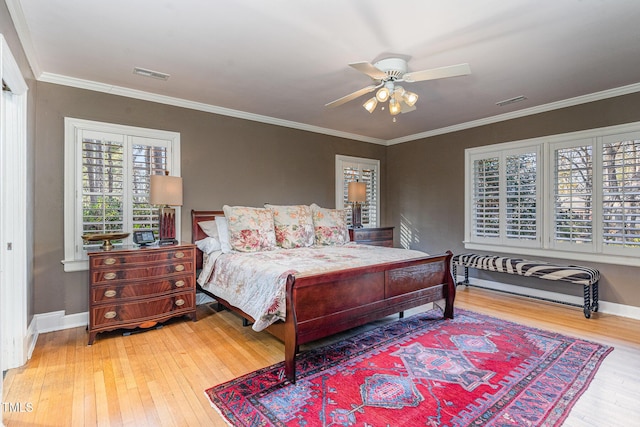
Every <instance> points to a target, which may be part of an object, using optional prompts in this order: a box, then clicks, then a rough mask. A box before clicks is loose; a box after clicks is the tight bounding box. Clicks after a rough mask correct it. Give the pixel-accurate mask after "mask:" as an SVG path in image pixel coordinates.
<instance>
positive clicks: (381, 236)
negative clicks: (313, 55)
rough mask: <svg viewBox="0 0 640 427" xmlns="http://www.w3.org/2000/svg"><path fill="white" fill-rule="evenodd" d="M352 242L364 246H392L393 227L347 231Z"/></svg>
mask: <svg viewBox="0 0 640 427" xmlns="http://www.w3.org/2000/svg"><path fill="white" fill-rule="evenodd" d="M349 237H350V238H351V240H352V241H354V242H358V243H362V244H364V245H374V246H388V247H391V246H393V227H380V228H355V229H353V228H352V229H349Z"/></svg>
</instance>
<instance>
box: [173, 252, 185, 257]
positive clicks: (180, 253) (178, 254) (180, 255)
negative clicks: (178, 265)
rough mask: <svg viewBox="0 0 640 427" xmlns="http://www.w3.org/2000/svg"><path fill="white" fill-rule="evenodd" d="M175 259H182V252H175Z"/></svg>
mask: <svg viewBox="0 0 640 427" xmlns="http://www.w3.org/2000/svg"><path fill="white" fill-rule="evenodd" d="M174 256H175V257H176V258H184V252H176V254H175V255H174Z"/></svg>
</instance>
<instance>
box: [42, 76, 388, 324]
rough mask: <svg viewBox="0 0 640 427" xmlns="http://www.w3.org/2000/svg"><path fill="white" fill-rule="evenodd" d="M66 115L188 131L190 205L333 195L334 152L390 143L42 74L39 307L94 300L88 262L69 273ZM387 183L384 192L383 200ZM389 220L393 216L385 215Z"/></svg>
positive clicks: (186, 218)
mask: <svg viewBox="0 0 640 427" xmlns="http://www.w3.org/2000/svg"><path fill="white" fill-rule="evenodd" d="M64 117H74V118H80V119H87V120H95V121H103V122H109V123H117V124H123V125H130V126H138V127H146V128H153V129H163V130H169V131H175V132H180V135H181V137H180V142H181V156H182V164H181V167H182V177H183V184H184V206H183V208H182V209H183V210H182V212H183V213H182V239H183V240H187V241H189V240H190V239H191V229H190V211H191V209H201V210H203V209H221V208H222V206H223V204H230V205H247V206H261V205H263V204H264V203H266V202H269V203H274V204H294V203H312V202H315V203H318V204H319V205H321V206H327V207H332V206H334V204H335V184H334V183H335V172H334V169H335V155H336V154H344V155H350V156H358V157H367V158H374V159H379V160H380V161H381V172H382V174H383V176H384V174H385V156H386V147H384V146H381V145H374V144H367V143H362V142H357V141H352V140H347V139H341V138H335V137H330V136H326V135H320V134H316V133H310V132H304V131H299V130H294V129H290V128H284V127H279V126H272V125H267V124H263V123H257V122H252V121H247V120H240V119H235V118H230V117H226V116H219V115H215V114H209V113H203V112H200V111H194V110H188V109H184V108H177V107H172V106H167V105H162V104H156V103H152V102H147V101H140V100H135V99H129V98H124V97H120V96H115V95H108V94H103V93H98V92H92V91H88V90H82V89H75V88H70V87H66V86H60V85H54V84H48V83H38V97H37V117H36V124H37V129H36V152H35V159H36V160H35V161H36V180H37V186H36V189H35V201H36V209H35V228H34V235H35V288H34V290H35V312H36V313H46V312H51V311H56V310H65V311H66V314H73V313H79V312H84V311H86V310H87V306H88V304H87V300H88V296H87V283H88V273H87V272H76V273H65V272H64V271H63V266H62V264H61V263H60V261H61V260H62V259H63V258H64V244H63V222H64V218H63V215H64V208H63V194H64V186H63V185H64V182H63V180H64V157H63V156H64V139H63V138H64ZM384 195H385V190H384V184H383V185H382V197H381V201H382V203H383V204H384V202H385V198H384ZM382 223H383V224H384V223H385V218H384V217H383V218H382Z"/></svg>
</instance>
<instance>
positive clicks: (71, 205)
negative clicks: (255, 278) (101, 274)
mask: <svg viewBox="0 0 640 427" xmlns="http://www.w3.org/2000/svg"><path fill="white" fill-rule="evenodd" d="M64 124H65V137H64V141H65V144H64V151H65V153H64V156H65V157H64V158H65V163H64V260H63V261H62V263H63V264H64V271H66V272H72V271H83V270H88V269H89V262H88V258H87V254H86V252H84V251H79V250H77V245H79V244H81V242H80V241H79V239H80V235H79V233H81V230H82V224H80V223H81V221H82V212H81V211H80V210H79V209H78V206H77V203H76V198H77V197H78V193H77V189H78V188H80V185H81V184H80V182H81V179H82V175H81V170H80V167H79V166H78V162H79V156H80V155H81V150H80V148H79V147H78V145H77V141H78V132H80V131H83V130H90V131H97V132H106V133H118V134H124V135H127V136H133V137H142V138H150V139H161V140H168V141H170V145H171V147H172V149H171V151H170V157H169V159H168V161H169V164H170V165H171V172H172V175H174V176H180V133H178V132H170V131H163V130H155V129H145V128H138V127H133V126H125V125H118V124H111V123H102V122H96V121H91V120H83V119H75V118H71V117H65V119H64ZM176 224H177V225H178V227H176V228H177V230H176V239H177V240H178V241H179V240H180V234H181V233H180V231H181V230H180V227H179V224H181V209H180V207H179V206H178V207H176ZM130 238H131V236H129V238H128V241H130Z"/></svg>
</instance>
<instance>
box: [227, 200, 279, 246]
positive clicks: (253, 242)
mask: <svg viewBox="0 0 640 427" xmlns="http://www.w3.org/2000/svg"><path fill="white" fill-rule="evenodd" d="M222 209H223V210H224V216H225V218H226V219H227V225H228V227H229V242H230V243H231V247H232V248H233V249H234V250H236V251H239V252H257V251H262V250H266V249H273V248H275V247H276V233H275V230H274V227H273V212H271V211H270V210H269V209H264V208H250V207H244V206H227V205H225V206H223V208H222Z"/></svg>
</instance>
